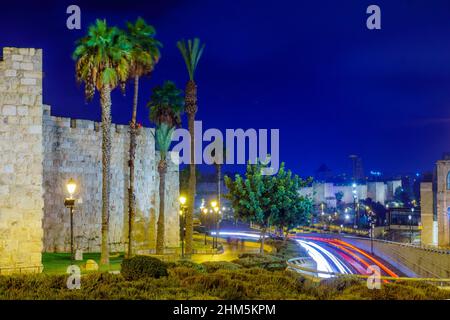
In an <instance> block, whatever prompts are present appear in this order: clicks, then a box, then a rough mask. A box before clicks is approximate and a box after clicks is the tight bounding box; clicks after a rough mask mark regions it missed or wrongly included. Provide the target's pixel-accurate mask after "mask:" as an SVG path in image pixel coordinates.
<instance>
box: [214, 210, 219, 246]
mask: <svg viewBox="0 0 450 320" xmlns="http://www.w3.org/2000/svg"><path fill="white" fill-rule="evenodd" d="M213 210H214V228H215V230H216V234H215V236H214V238H213V239H215V244H213V245H214V248H217V246H218V243H217V242H218V241H219V232H218V225H219V222H218V221H219V219H218V213H219V207H217V206H213Z"/></svg>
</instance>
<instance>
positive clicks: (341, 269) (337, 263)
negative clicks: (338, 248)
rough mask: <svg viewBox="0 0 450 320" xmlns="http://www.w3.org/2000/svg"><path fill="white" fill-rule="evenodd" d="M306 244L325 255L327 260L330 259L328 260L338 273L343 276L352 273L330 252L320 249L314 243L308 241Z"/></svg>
mask: <svg viewBox="0 0 450 320" xmlns="http://www.w3.org/2000/svg"><path fill="white" fill-rule="evenodd" d="M308 244H309V245H311V246H313V247H314V248H316V249H317V250H319V251H320V252H322V253H323V254H325V255H326V256H327V257H328V258H330V260H331V261H333V263H334V265H335V266H336V267H337V268H338V270H339V272H340V273H343V274H350V273H353V272H352V271H351V270H350V269H349V268H348V267H347V266H346V265H344V264H343V263H341V262H340V261H339V260H338V259H337V258H336V257H335V256H334V255H333V254H332V253H331V252H330V251H328V250H326V249H324V248H322V247H321V246H319V245H318V244H316V243H314V242H310V241H308Z"/></svg>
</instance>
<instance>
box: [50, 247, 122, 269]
mask: <svg viewBox="0 0 450 320" xmlns="http://www.w3.org/2000/svg"><path fill="white" fill-rule="evenodd" d="M88 259H91V260H94V261H95V262H97V264H98V265H99V270H100V271H118V270H120V264H121V263H122V259H123V253H116V254H111V256H110V258H109V262H110V266H109V267H100V253H84V254H83V261H74V264H75V265H78V266H79V267H80V269H81V273H85V270H84V267H85V265H86V261H87V260H88ZM42 264H43V265H44V273H47V274H65V273H66V272H67V267H68V266H70V265H71V264H72V263H71V261H70V253H47V252H46V253H43V254H42Z"/></svg>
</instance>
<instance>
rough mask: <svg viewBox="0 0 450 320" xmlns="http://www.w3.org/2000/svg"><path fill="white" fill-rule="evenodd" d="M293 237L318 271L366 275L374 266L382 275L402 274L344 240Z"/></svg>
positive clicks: (321, 274) (370, 272)
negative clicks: (314, 263)
mask: <svg viewBox="0 0 450 320" xmlns="http://www.w3.org/2000/svg"><path fill="white" fill-rule="evenodd" d="M293 239H295V241H297V243H298V244H299V245H300V246H301V247H303V249H305V251H306V252H307V253H308V255H309V256H310V257H311V258H312V259H313V260H314V261H315V262H316V264H317V270H319V271H324V272H336V273H342V274H364V275H367V274H372V273H373V270H374V269H375V268H376V269H377V270H380V273H381V275H383V276H390V277H399V276H402V275H401V274H400V272H399V271H398V270H396V269H395V268H393V267H392V266H390V265H389V264H387V263H386V262H385V261H383V260H382V259H380V258H379V257H376V256H374V255H372V254H370V253H369V252H366V251H364V250H361V249H359V248H357V247H355V246H353V245H351V244H350V243H348V242H346V241H343V240H339V239H333V238H325V237H320V236H296V237H293ZM378 268H379V269H378ZM319 276H320V277H322V278H328V277H330V275H328V274H324V273H319Z"/></svg>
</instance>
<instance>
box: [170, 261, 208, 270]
mask: <svg viewBox="0 0 450 320" xmlns="http://www.w3.org/2000/svg"><path fill="white" fill-rule="evenodd" d="M174 267H185V268H190V269H194V270H196V271H197V272H206V267H205V266H204V265H202V264H199V263H195V262H192V261H189V260H180V261H177V262H176V263H175V264H173V265H171V268H174Z"/></svg>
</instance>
